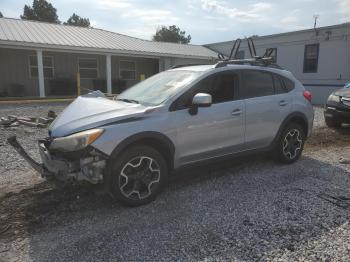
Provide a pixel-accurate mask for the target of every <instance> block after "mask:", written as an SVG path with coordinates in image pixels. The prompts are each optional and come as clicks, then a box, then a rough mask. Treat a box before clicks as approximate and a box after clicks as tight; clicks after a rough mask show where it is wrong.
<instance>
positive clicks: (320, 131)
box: [305, 126, 350, 150]
mask: <svg viewBox="0 0 350 262" xmlns="http://www.w3.org/2000/svg"><path fill="white" fill-rule="evenodd" d="M345 146H350V127H349V126H347V127H342V128H338V129H331V128H328V127H326V126H322V127H318V128H317V129H314V130H313V132H312V135H311V136H310V137H309V139H308V140H307V142H306V144H305V149H306V150H317V149H319V148H324V147H345Z"/></svg>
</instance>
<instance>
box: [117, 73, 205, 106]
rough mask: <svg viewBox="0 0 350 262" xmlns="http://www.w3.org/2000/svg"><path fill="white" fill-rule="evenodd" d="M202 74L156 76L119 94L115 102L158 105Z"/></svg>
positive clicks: (161, 74)
mask: <svg viewBox="0 0 350 262" xmlns="http://www.w3.org/2000/svg"><path fill="white" fill-rule="evenodd" d="M201 74H203V72H198V71H188V70H175V71H164V72H161V73H159V74H156V75H154V76H152V77H150V78H147V79H146V80H144V81H141V82H139V83H138V84H136V85H134V86H132V87H131V88H129V89H127V90H125V91H124V92H123V93H121V94H120V95H119V96H118V97H117V100H123V101H129V102H135V103H140V104H145V105H159V104H161V103H163V102H164V101H166V100H167V99H169V98H170V97H172V96H174V95H176V94H178V93H179V92H181V90H183V88H185V87H186V86H187V85H188V84H190V83H191V82H193V81H194V80H195V79H197V78H198V77H199V76H200V75H201Z"/></svg>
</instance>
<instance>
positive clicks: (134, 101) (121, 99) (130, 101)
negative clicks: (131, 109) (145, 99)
mask: <svg viewBox="0 0 350 262" xmlns="http://www.w3.org/2000/svg"><path fill="white" fill-rule="evenodd" d="M117 100H118V101H123V102H126V103H134V104H140V102H139V101H137V100H134V99H127V98H117Z"/></svg>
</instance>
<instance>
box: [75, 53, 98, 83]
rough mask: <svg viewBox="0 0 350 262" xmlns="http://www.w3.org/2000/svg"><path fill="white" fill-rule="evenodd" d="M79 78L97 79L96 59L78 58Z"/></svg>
mask: <svg viewBox="0 0 350 262" xmlns="http://www.w3.org/2000/svg"><path fill="white" fill-rule="evenodd" d="M79 74H80V78H87V79H96V78H98V64H97V59H96V58H79Z"/></svg>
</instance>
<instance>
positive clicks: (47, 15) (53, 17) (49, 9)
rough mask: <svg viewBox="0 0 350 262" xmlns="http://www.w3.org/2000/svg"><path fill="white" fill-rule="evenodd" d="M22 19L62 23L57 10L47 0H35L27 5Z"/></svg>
mask: <svg viewBox="0 0 350 262" xmlns="http://www.w3.org/2000/svg"><path fill="white" fill-rule="evenodd" d="M21 19H25V20H36V21H42V22H49V23H56V24H60V23H61V22H60V20H58V16H57V10H56V8H54V7H53V6H52V4H50V3H49V2H47V1H46V0H34V1H33V5H32V6H29V5H25V6H24V9H23V15H21Z"/></svg>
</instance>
